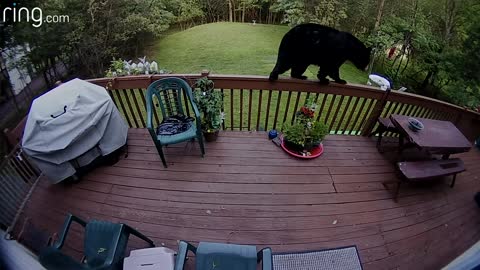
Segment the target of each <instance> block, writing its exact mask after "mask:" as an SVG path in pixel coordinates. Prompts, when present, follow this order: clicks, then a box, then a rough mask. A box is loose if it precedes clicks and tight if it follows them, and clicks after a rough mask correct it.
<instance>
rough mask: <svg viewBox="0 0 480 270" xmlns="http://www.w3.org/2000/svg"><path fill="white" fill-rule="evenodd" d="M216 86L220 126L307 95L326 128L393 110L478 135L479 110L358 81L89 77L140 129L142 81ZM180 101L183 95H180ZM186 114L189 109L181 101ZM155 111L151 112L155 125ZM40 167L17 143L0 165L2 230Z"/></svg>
mask: <svg viewBox="0 0 480 270" xmlns="http://www.w3.org/2000/svg"><path fill="white" fill-rule="evenodd" d="M207 75H208V77H209V78H210V79H212V80H213V81H214V82H215V87H216V88H217V89H219V90H220V91H222V93H223V94H224V97H223V111H224V112H225V114H226V117H225V121H224V124H223V128H224V129H225V130H245V131H252V130H269V129H272V128H274V129H279V130H281V128H282V125H283V123H287V122H292V121H293V120H294V119H295V112H296V111H297V110H298V108H299V107H300V106H301V105H302V104H303V103H304V102H305V100H306V99H308V98H313V99H314V100H315V102H316V103H317V104H318V105H319V111H318V113H317V116H316V118H317V120H319V121H322V122H324V123H325V124H327V125H328V127H329V128H330V131H331V133H334V134H345V135H363V136H366V135H368V134H370V133H371V132H372V130H374V128H375V126H376V119H377V118H378V117H379V116H383V117H387V116H389V115H391V114H393V113H397V114H403V115H409V116H415V117H424V118H431V119H441V120H448V121H452V122H453V123H454V124H455V125H456V126H457V127H458V128H459V129H460V130H461V131H462V132H463V133H464V134H465V135H466V136H467V137H468V138H469V139H472V140H473V139H474V138H476V137H478V136H479V134H480V114H479V113H476V112H473V111H469V110H466V109H464V108H461V107H458V106H455V105H452V104H449V103H446V102H442V101H439V100H435V99H431V98H427V97H423V96H419V95H414V94H409V93H403V92H397V91H382V90H379V89H376V88H373V87H368V86H363V85H339V84H335V83H332V84H330V85H326V86H324V85H319V84H318V83H317V82H315V81H306V80H295V79H280V80H278V81H276V82H273V83H272V82H269V81H268V79H267V78H266V77H261V76H227V75H209V74H208V73H202V74H169V75H152V76H129V77H119V78H114V79H112V78H100V79H92V80H90V82H92V83H95V84H98V85H101V86H104V87H107V89H108V90H109V91H108V92H109V94H110V95H111V97H112V99H113V101H114V102H115V104H116V106H117V107H118V108H119V110H120V111H121V113H122V114H123V116H124V117H125V119H126V121H127V122H128V124H129V126H130V127H132V128H144V127H145V122H146V110H145V92H146V88H147V87H148V85H150V84H151V83H152V82H154V81H155V80H158V79H161V78H165V77H180V78H183V79H185V80H186V81H187V82H189V83H190V85H193V84H194V83H195V80H196V79H198V78H200V77H202V76H207ZM184 100H185V98H184ZM186 111H187V114H189V113H190V112H191V111H192V110H191V108H188V106H187V110H186ZM160 120H161V115H160V114H158V112H157V114H156V115H155V117H154V122H155V123H156V124H158V123H159V122H160ZM39 176H40V172H39V171H38V170H37V169H36V167H35V166H33V165H32V164H31V163H30V162H29V161H28V158H27V157H26V156H25V155H24V154H23V153H22V151H21V149H20V147H19V146H16V147H15V149H14V150H13V151H12V152H11V153H10V154H9V155H7V156H6V157H5V159H4V160H3V162H2V163H1V164H0V180H1V184H0V204H1V205H2V211H0V228H2V229H7V232H8V231H10V230H11V229H12V227H13V226H14V225H15V223H16V221H17V220H18V217H19V215H20V213H21V211H22V209H23V206H24V205H25V202H26V201H27V200H28V198H29V195H30V194H31V192H32V190H33V188H34V186H35V185H36V183H37V181H38V179H39Z"/></svg>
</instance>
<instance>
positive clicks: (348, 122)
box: [342, 97, 360, 135]
mask: <svg viewBox="0 0 480 270" xmlns="http://www.w3.org/2000/svg"><path fill="white" fill-rule="evenodd" d="M359 101H360V98H359V97H356V98H355V102H354V103H353V108H352V110H351V111H350V113H349V115H348V118H347V123H345V126H344V127H343V131H342V134H343V135H344V134H345V133H346V131H348V126H349V125H350V121H351V120H352V117H353V115H354V114H355V112H356V111H357V106H358V102H359ZM348 133H349V134H350V131H349V132H348Z"/></svg>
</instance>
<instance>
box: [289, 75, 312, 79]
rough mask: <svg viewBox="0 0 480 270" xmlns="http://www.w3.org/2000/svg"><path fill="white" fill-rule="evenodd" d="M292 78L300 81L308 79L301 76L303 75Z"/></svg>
mask: <svg viewBox="0 0 480 270" xmlns="http://www.w3.org/2000/svg"><path fill="white" fill-rule="evenodd" d="M292 78H295V79H300V80H306V79H308V77H307V76H303V75H300V76H292Z"/></svg>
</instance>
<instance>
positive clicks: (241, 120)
mask: <svg viewBox="0 0 480 270" xmlns="http://www.w3.org/2000/svg"><path fill="white" fill-rule="evenodd" d="M242 128H243V89H240V131H242Z"/></svg>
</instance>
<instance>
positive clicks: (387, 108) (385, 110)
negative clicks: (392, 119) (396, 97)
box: [381, 101, 393, 117]
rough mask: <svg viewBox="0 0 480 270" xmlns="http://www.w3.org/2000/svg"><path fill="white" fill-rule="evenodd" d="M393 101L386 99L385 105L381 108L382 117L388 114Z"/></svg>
mask: <svg viewBox="0 0 480 270" xmlns="http://www.w3.org/2000/svg"><path fill="white" fill-rule="evenodd" d="M392 105H393V102H390V101H387V104H386V106H385V107H384V108H383V111H382V114H381V116H382V117H387V116H388V111H389V110H390V109H391V108H392Z"/></svg>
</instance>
